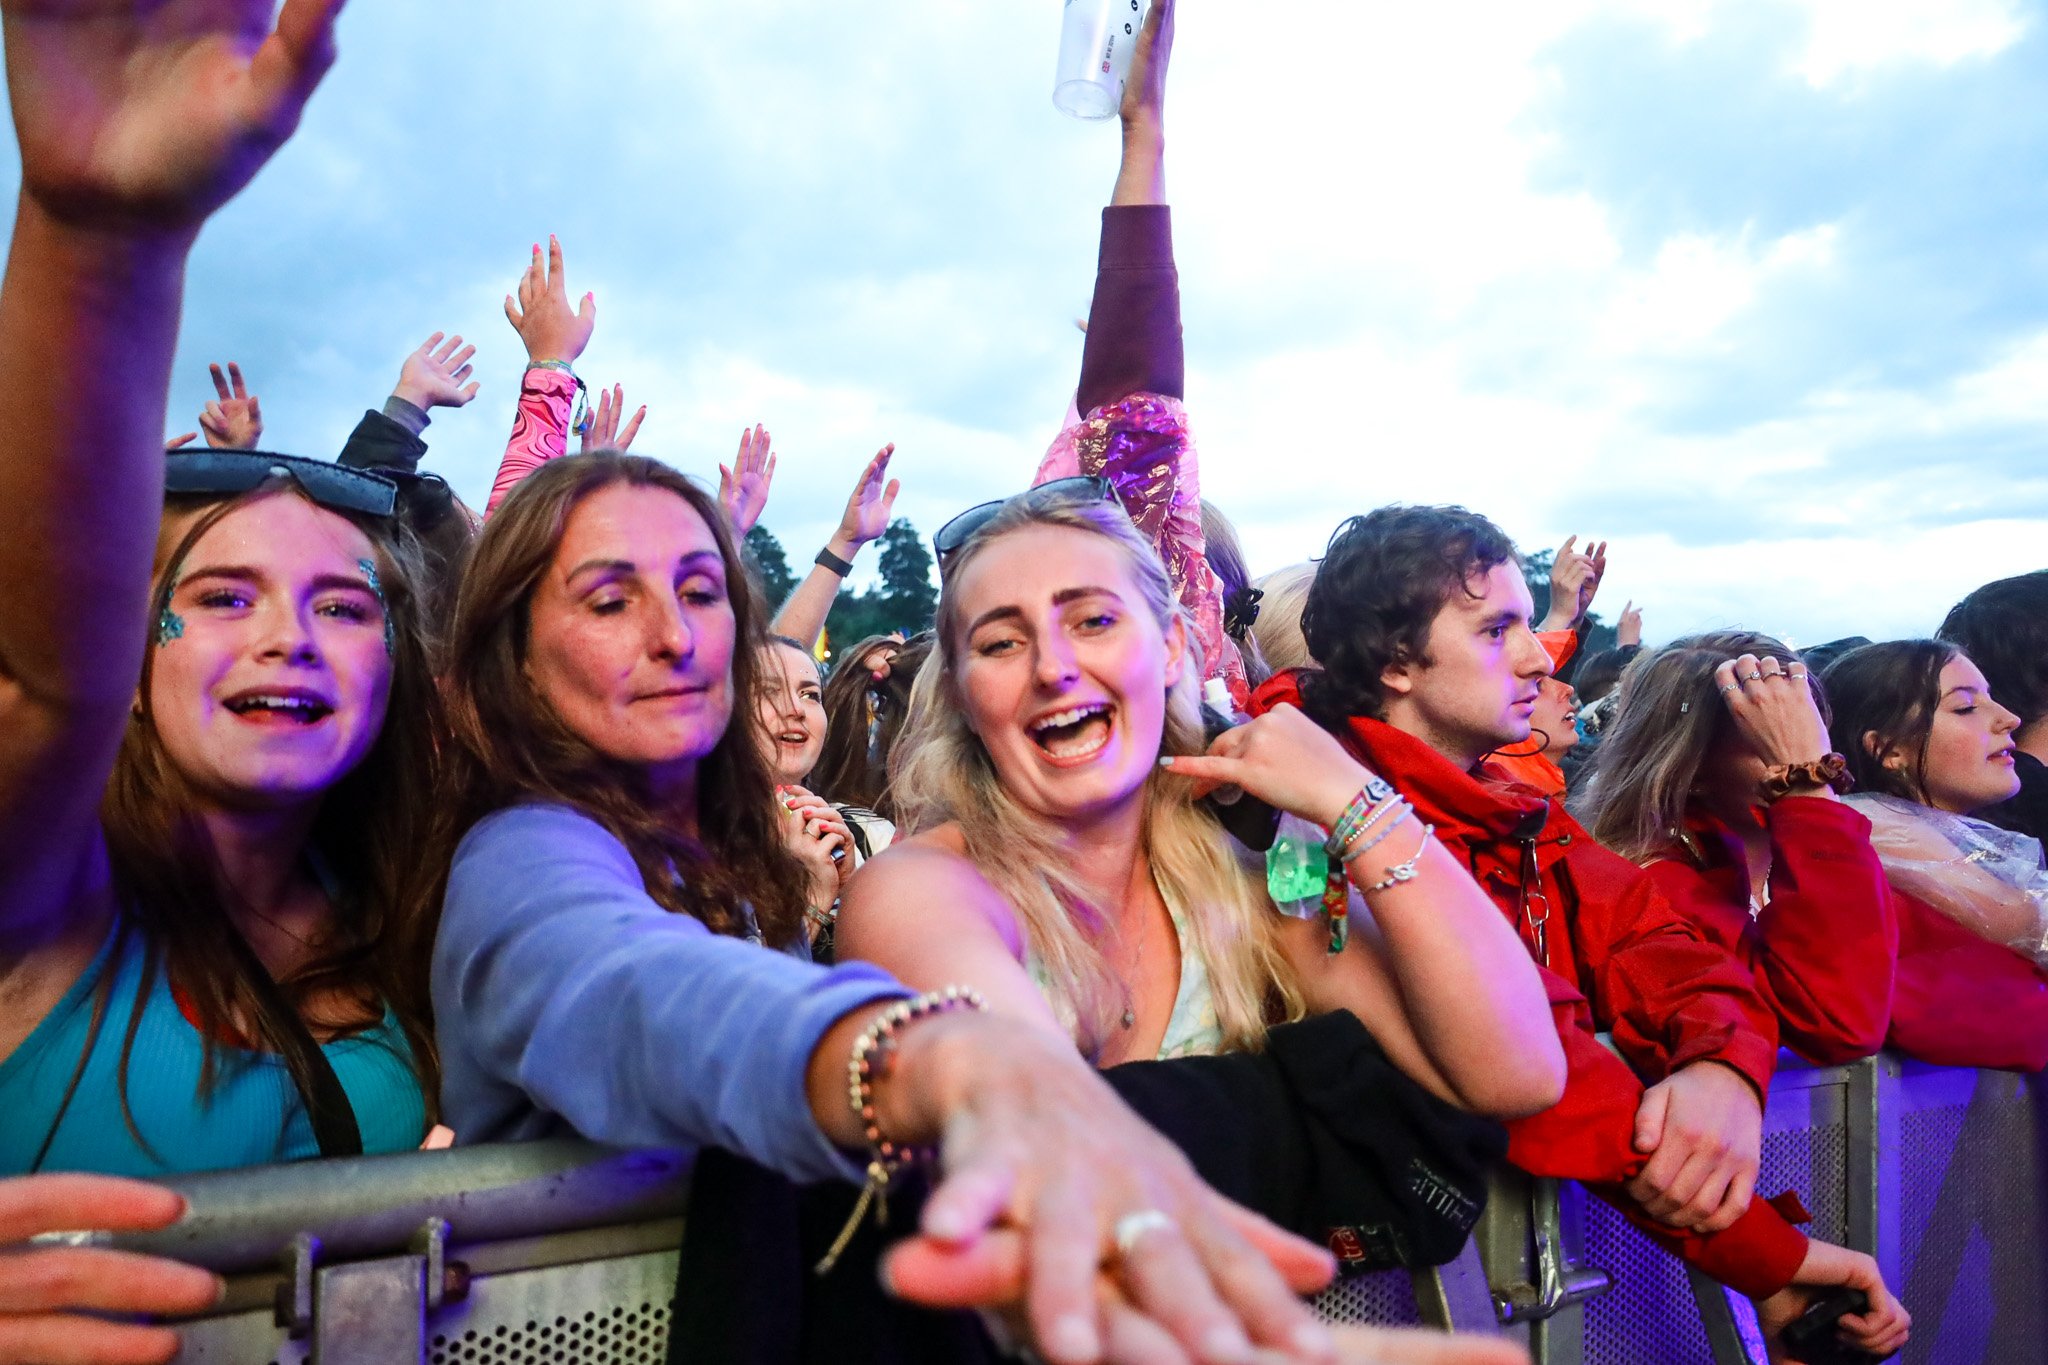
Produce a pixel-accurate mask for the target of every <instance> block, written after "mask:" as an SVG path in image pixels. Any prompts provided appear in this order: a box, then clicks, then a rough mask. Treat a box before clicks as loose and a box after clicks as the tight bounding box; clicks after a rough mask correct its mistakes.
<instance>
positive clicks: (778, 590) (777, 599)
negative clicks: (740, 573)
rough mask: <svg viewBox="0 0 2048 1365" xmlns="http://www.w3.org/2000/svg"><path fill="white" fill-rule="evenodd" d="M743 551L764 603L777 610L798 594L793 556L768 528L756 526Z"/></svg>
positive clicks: (771, 609)
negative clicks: (792, 561) (790, 596)
mask: <svg viewBox="0 0 2048 1365" xmlns="http://www.w3.org/2000/svg"><path fill="white" fill-rule="evenodd" d="M741 550H742V552H743V553H744V554H745V556H746V561H747V570H748V572H750V573H752V574H753V576H754V584H755V586H756V587H758V588H759V589H760V590H761V600H762V602H764V603H766V604H767V609H768V610H769V611H771V612H772V611H774V610H775V609H776V608H777V607H780V606H781V605H782V604H783V603H784V602H786V601H788V600H789V595H790V594H791V593H793V592H795V591H796V575H795V574H793V573H791V572H790V571H789V556H788V555H786V554H784V553H783V552H782V542H781V541H779V540H777V539H776V538H775V533H774V532H773V531H770V530H769V529H768V528H767V527H766V526H762V525H759V524H756V525H755V527H754V529H753V530H751V531H749V532H747V538H746V540H745V541H744V542H742V545H741Z"/></svg>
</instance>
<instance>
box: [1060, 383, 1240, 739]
mask: <svg viewBox="0 0 2048 1365" xmlns="http://www.w3.org/2000/svg"><path fill="white" fill-rule="evenodd" d="M1199 466H1200V461H1199V460H1198V458H1197V456H1196V452H1195V439H1194V436H1193V434H1192V433H1191V432H1190V431H1189V430H1188V420H1187V410H1186V409H1185V408H1184V407H1182V406H1181V403H1180V401H1179V400H1178V399H1174V398H1168V397H1166V396H1164V395H1162V394H1156V393H1134V394H1131V395H1130V396H1128V397H1126V398H1121V399H1119V400H1117V401H1116V402H1114V403H1109V404H1106V405H1104V406H1103V407H1100V408H1097V409H1096V410H1095V411H1093V412H1091V413H1089V414H1088V417H1087V419H1086V420H1085V421H1083V422H1081V423H1080V424H1079V425H1077V426H1071V427H1068V428H1067V429H1066V430H1065V431H1063V432H1061V433H1060V434H1059V436H1058V437H1057V438H1055V439H1054V441H1053V443H1052V449H1050V450H1048V451H1047V452H1046V454H1045V459H1044V460H1043V461H1042V462H1041V463H1040V464H1039V466H1038V476H1037V477H1036V478H1034V479H1033V480H1032V481H1031V482H1032V486H1033V487H1037V486H1038V485H1039V484H1042V483H1049V482H1051V481H1052V480H1054V479H1061V478H1072V477H1073V476H1075V475H1077V474H1099V475H1101V476H1102V477H1104V478H1106V479H1108V480H1109V481H1110V482H1111V483H1112V484H1113V485H1115V487H1116V491H1117V497H1118V498H1119V499H1120V500H1121V501H1122V502H1123V505H1124V510H1125V511H1127V512H1129V513H1130V514H1131V520H1132V521H1134V522H1136V523H1137V525H1138V529H1139V530H1140V531H1142V532H1144V534H1145V538H1146V539H1147V540H1149V541H1151V542H1152V548H1153V549H1155V550H1157V551H1158V552H1159V558H1160V561H1161V562H1162V563H1164V564H1165V565H1166V575H1167V578H1168V579H1169V580H1171V581H1172V583H1173V588H1174V592H1175V593H1176V594H1177V595H1178V596H1179V598H1180V601H1181V605H1182V606H1184V607H1186V608H1187V609H1188V612H1189V614H1190V615H1191V616H1193V617H1194V628H1195V640H1196V642H1197V643H1198V644H1199V645H1200V646H1201V649H1202V661H1203V677H1204V678H1221V679H1223V681H1224V684H1225V685H1226V686H1227V687H1228V688H1229V689H1230V697H1231V701H1232V703H1233V704H1234V705H1235V706H1236V707H1237V708H1238V710H1240V711H1242V710H1243V709H1244V707H1245V704H1246V702H1247V701H1248V700H1249V698H1250V689H1249V688H1248V687H1247V685H1246V683H1245V674H1244V659H1243V658H1242V657H1241V656H1240V655H1239V654H1238V652H1237V645H1236V643H1235V642H1233V641H1232V640H1231V639H1230V637H1229V636H1227V635H1225V634H1224V633H1223V588H1222V584H1221V583H1219V582H1218V581H1217V578H1216V574H1215V572H1214V571H1213V570H1212V569H1210V567H1209V561H1208V558H1207V552H1208V545H1207V542H1206V541H1205V540H1204V539H1203V537H1202V487H1201V475H1200V472H1199Z"/></svg>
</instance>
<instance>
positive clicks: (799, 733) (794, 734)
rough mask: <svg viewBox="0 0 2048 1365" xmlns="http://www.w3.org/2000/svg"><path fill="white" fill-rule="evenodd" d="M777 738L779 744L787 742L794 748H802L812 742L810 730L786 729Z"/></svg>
mask: <svg viewBox="0 0 2048 1365" xmlns="http://www.w3.org/2000/svg"><path fill="white" fill-rule="evenodd" d="M775 739H776V742H777V743H779V744H787V745H788V746H789V747H790V748H792V749H801V748H803V747H804V746H805V745H806V744H809V743H810V742H811V734H810V731H808V730H784V731H783V732H782V733H781V734H779V735H777V736H776V737H775Z"/></svg>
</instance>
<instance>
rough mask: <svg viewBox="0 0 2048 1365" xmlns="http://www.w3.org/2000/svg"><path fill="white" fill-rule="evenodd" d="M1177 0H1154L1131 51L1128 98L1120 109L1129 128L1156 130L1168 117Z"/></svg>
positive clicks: (1125, 90) (1126, 92)
mask: <svg viewBox="0 0 2048 1365" xmlns="http://www.w3.org/2000/svg"><path fill="white" fill-rule="evenodd" d="M1173 8H1174V0H1152V8H1151V9H1150V10H1148V11H1146V14H1145V23H1144V26H1143V27H1142V28H1140V29H1139V30H1138V45H1137V47H1136V48H1134V49H1133V50H1132V52H1131V74H1130V75H1129V77H1127V78H1126V79H1125V81H1124V102H1123V107H1122V109H1120V110H1119V111H1118V112H1119V113H1120V114H1121V115H1122V117H1123V124H1124V127H1125V129H1126V130H1129V129H1131V128H1133V127H1134V126H1135V127H1141V128H1145V129H1151V130H1156V129H1158V128H1160V127H1161V126H1162V125H1163V124H1164V123H1165V118H1166V69H1167V67H1168V66H1169V65H1170V64H1171V63H1172V61H1173Z"/></svg>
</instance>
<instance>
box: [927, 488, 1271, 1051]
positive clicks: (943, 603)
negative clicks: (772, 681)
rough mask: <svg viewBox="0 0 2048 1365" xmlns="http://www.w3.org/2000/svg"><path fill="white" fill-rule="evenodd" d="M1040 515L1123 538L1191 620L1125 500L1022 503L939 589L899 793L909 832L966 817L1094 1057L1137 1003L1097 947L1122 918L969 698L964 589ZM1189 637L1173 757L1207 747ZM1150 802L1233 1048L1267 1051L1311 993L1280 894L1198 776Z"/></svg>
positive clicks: (1177, 899) (1069, 1023) (1169, 708)
mask: <svg viewBox="0 0 2048 1365" xmlns="http://www.w3.org/2000/svg"><path fill="white" fill-rule="evenodd" d="M1028 526H1062V527H1067V528H1069V529H1072V530H1076V531H1084V532H1087V533H1089V534H1092V535H1099V536H1102V537H1103V538H1105V539H1107V540H1110V541H1112V542H1114V543H1115V544H1116V545H1117V546H1119V547H1120V548H1121V549H1122V550H1123V551H1124V555H1125V558H1126V559H1127V560H1128V561H1129V564H1130V568H1131V577H1132V578H1133V580H1135V582H1136V584H1137V586H1138V589H1139V591H1140V593H1141V594H1142V596H1143V597H1144V600H1145V603H1146V605H1147V606H1148V607H1150V608H1151V610H1152V614H1153V616H1154V618H1155V619H1156V620H1157V621H1158V623H1159V626H1160V628H1161V629H1162V630H1166V629H1169V628H1170V627H1171V626H1172V623H1173V622H1174V621H1175V620H1181V621H1182V622H1183V624H1184V625H1185V624H1186V617H1185V612H1184V609H1183V608H1182V607H1181V606H1180V604H1179V602H1178V601H1177V600H1176V599H1175V597H1174V593H1173V588H1172V585H1171V584H1170V583H1169V582H1168V580H1167V576H1166V570H1165V568H1164V567H1162V566H1161V564H1160V562H1159V557H1158V555H1157V554H1155V553H1154V552H1153V549H1152V547H1151V545H1150V544H1149V543H1148V542H1147V541H1146V540H1145V538H1144V536H1143V535H1142V534H1141V533H1140V532H1139V530H1138V528H1137V527H1136V526H1134V525H1132V524H1131V519H1130V517H1129V516H1127V515H1126V514H1125V513H1124V510H1123V509H1122V507H1120V506H1118V505H1117V504H1116V503H1114V502H1098V501H1092V500H1091V501H1087V502H1074V501H1070V500H1058V501H1048V500H1045V499H1039V500H1034V499H1033V498H1031V497H1030V496H1028V495H1026V496H1023V497H1019V498H1013V499H1011V501H1010V502H1009V503H1008V504H1006V505H1005V506H1004V507H1003V509H1002V510H1001V511H1000V512H998V513H997V514H996V515H995V517H994V518H992V519H991V520H990V521H989V523H988V524H987V525H986V526H984V527H982V528H980V529H979V530H977V531H976V532H975V534H974V535H973V536H972V537H970V538H969V539H968V541H967V542H966V543H965V544H964V545H962V546H961V547H960V549H959V550H958V551H957V552H955V554H954V555H953V556H952V557H951V558H950V559H949V561H948V563H947V565H946V568H947V570H948V575H949V578H950V580H951V581H950V582H949V583H947V585H946V586H945V587H944V588H943V589H942V590H941V592H940V594H939V609H938V620H937V636H938V638H937V641H936V647H935V648H934V649H933V650H932V653H931V656H930V657H929V658H928V659H927V660H926V661H925V664H924V667H923V668H921V669H920V670H918V675H917V683H916V685H915V687H913V689H912V691H911V696H910V716H909V720H908V721H907V723H906V724H905V726H904V730H903V736H902V739H901V740H900V741H899V742H898V744H897V746H896V750H895V752H894V754H893V755H892V756H891V760H890V790H891V791H892V792H894V793H896V808H897V818H898V820H899V822H900V823H901V824H902V825H903V827H904V828H905V829H906V831H908V832H909V833H912V834H915V833H918V832H920V831H923V830H929V829H932V828H934V827H936V826H938V825H942V824H948V823H950V824H953V825H955V826H957V827H958V828H959V830H960V835H961V838H962V840H963V842H964V843H965V845H966V849H967V856H968V858H969V859H971V860H972V861H973V863H974V865H975V867H976V868H977V870H979V871H980V873H981V875H982V876H983V877H984V878H986V879H987V880H988V882H989V884H990V885H991V886H993V887H994V888H995V889H996V890H997V891H998V892H1000V893H1001V894H1002V896H1003V898H1004V899H1005V900H1006V901H1008V902H1009V904H1010V906H1011V908H1012V910H1014V911H1015V913H1016V916H1017V922H1018V924H1019V926H1020V927H1021V928H1022V930H1023V933H1024V938H1025V942H1026V944H1027V947H1028V951H1029V952H1030V953H1031V954H1032V955H1033V956H1034V957H1036V959H1037V960H1038V962H1039V964H1040V965H1041V966H1042V967H1043V969H1044V972H1045V975H1046V976H1047V977H1048V978H1049V979H1050V980H1051V981H1052V982H1053V983H1054V984H1053V988H1052V990H1051V991H1050V995H1051V997H1052V998H1051V1002H1050V1003H1051V1004H1052V1007H1053V1010H1054V1012H1055V1014H1057V1015H1058V1017H1059V1019H1060V1022H1061V1023H1062V1024H1064V1025H1065V1026H1066V1027H1067V1028H1068V1029H1069V1031H1071V1032H1072V1033H1073V1035H1074V1037H1075V1039H1076V1041H1077V1042H1078V1043H1079V1044H1080V1046H1081V1049H1082V1051H1084V1052H1085V1053H1087V1054H1088V1055H1089V1056H1091V1057H1093V1056H1095V1055H1097V1054H1099V1053H1100V1051H1101V1049H1102V1045H1103V1043H1104V1041H1105V1040H1107V1039H1108V1038H1109V1037H1110V1036H1111V1034H1112V1032H1113V1031H1114V1028H1115V1025H1116V1020H1117V1016H1119V1015H1120V1014H1121V1013H1122V1011H1123V1008H1124V1002H1125V1001H1126V1000H1128V998H1129V993H1128V992H1127V991H1126V990H1125V989H1124V988H1123V986H1122V984H1121V983H1120V982H1119V981H1118V980H1117V978H1116V975H1115V973H1114V972H1112V971H1111V970H1110V967H1109V964H1108V962H1107V960H1106V959H1105V958H1104V956H1103V954H1102V950H1101V947H1100V943H1101V941H1102V939H1103V937H1104V936H1105V935H1106V934H1109V933H1113V932H1114V926H1113V925H1112V923H1111V922H1110V921H1109V920H1108V918H1107V917H1106V916H1104V915H1103V913H1102V912H1101V910H1100V909H1099V908H1097V907H1096V906H1094V905H1092V904H1090V903H1089V901H1088V898H1087V895H1086V893H1085V891H1084V890H1083V888H1082V887H1081V885H1080V883H1079V881H1078V880H1077V879H1076V878H1075V877H1074V876H1073V875H1072V873H1071V872H1070V871H1069V870H1068V863H1069V858H1068V855H1067V852H1066V849H1065V847H1064V841H1063V839H1062V837H1061V836H1062V832H1061V829H1060V827H1059V826H1058V825H1057V824H1056V823H1054V822H1053V821H1050V820H1047V819H1046V818H1045V817H1043V816H1041V815H1038V814H1035V813H1034V812H1032V811H1029V810H1027V809H1025V808H1024V807H1023V806H1022V805H1020V804H1018V802H1017V801H1016V800H1015V798H1013V797H1012V796H1011V795H1010V793H1009V792H1008V791H1006V790H1005V789H1004V788H1003V785H1002V781H1001V779H1000V778H999V777H998V775H997V773H996V770H995V766H994V764H993V763H992V762H991V761H990V759H989V756H988V750H987V749H986V748H984V747H983V746H982V743H981V740H980V739H979V738H978V737H977V736H976V735H975V733H974V732H973V730H971V729H970V728H969V727H968V724H967V718H966V708H965V707H964V705H963V704H962V703H963V701H964V698H963V697H962V696H961V693H960V671H959V665H960V658H959V656H960V648H961V644H962V642H961V639H960V620H959V611H960V607H959V599H958V594H957V592H956V591H955V590H954V587H953V584H957V583H958V582H959V579H960V571H961V570H962V569H963V568H964V567H965V566H966V564H967V563H968V561H970V560H972V559H973V558H974V557H975V556H976V555H977V554H979V553H981V552H982V551H983V550H985V549H986V548H987V547H988V546H989V545H991V544H993V543H994V542H995V541H997V540H999V539H1001V538H1002V537H1003V536H1005V535H1008V534H1009V533H1011V532H1013V531H1018V530H1021V529H1023V528H1025V527H1028ZM1187 638H1188V641H1189V654H1188V662H1187V666H1186V667H1185V668H1184V669H1183V671H1182V673H1181V678H1180V681H1179V682H1178V683H1176V684H1175V685H1174V686H1173V687H1171V688H1170V689H1168V691H1167V698H1166V703H1167V704H1166V724H1165V729H1164V733H1163V735H1162V736H1161V745H1160V748H1161V752H1162V753H1168V754H1195V753H1201V752H1203V751H1204V750H1205V749H1206V748H1207V744H1206V742H1205V736H1204V734H1203V730H1202V722H1201V715H1200V710H1199V705H1198V702H1197V693H1196V687H1197V685H1198V682H1199V679H1200V678H1201V674H1202V669H1201V664H1200V660H1199V658H1198V651H1197V650H1196V648H1195V646H1194V632H1193V631H1192V630H1189V631H1188V632H1187ZM1144 802H1145V807H1144V820H1143V826H1142V830H1143V832H1142V835H1141V838H1142V840H1143V849H1144V852H1145V854H1146V857H1147V858H1148V859H1149V861H1150V863H1151V868H1152V877H1153V880H1154V882H1155V883H1156V884H1157V885H1158V887H1159V890H1160V893H1161V894H1162V895H1163V896H1164V897H1165V898H1166V900H1167V902H1168V904H1169V905H1177V906H1179V907H1180V908H1181V909H1182V911H1183V912H1184V913H1185V915H1186V918H1187V922H1188V925H1189V928H1190V930H1191V932H1192V933H1193V936H1194V941H1195V947H1196V949H1197V951H1199V952H1200V953H1201V955H1202V960H1203V962H1204V963H1205V964H1206V965H1207V967H1208V972H1209V981H1210V986H1211V989H1212V991H1213V993H1214V997H1215V1004H1216V1017H1217V1020H1218V1022H1219V1024H1220V1025H1221V1027H1222V1030H1223V1037H1224V1046H1225V1047H1226V1048H1234V1049H1254V1048H1257V1047H1258V1046H1260V1045H1261V1043H1262V1042H1263V1041H1264V1038H1265V1032H1266V1028H1267V1025H1268V1022H1269V1018H1272V1017H1275V1016H1277V1017H1278V1018H1280V1019H1298V1018H1300V1017H1301V1015H1302V1013H1303V1007H1302V1001H1301V992H1300V989H1299V987H1298V986H1297V984H1296V983H1295V981H1294V979H1293V976H1292V973H1291V972H1290V971H1289V969H1288V967H1287V964H1286V962H1285V959H1283V958H1282V957H1281V955H1280V952H1279V948H1278V945H1277V942H1276V932H1275V930H1276V920H1277V916H1276V912H1275V911H1274V909H1273V905H1272V902H1271V901H1269V900H1268V899H1267V898H1266V895H1265V889H1264V887H1263V885H1262V884H1261V883H1260V882H1259V881H1258V880H1257V879H1255V878H1254V877H1253V876H1252V875H1251V874H1250V873H1248V872H1247V871H1246V870H1245V868H1244V867H1243V866H1242V865H1241V864H1240V863H1239V862H1238V861H1237V858H1236V857H1235V856H1234V854H1233V852H1232V850H1231V848H1230V845H1229V842H1228V839H1227V836H1226V835H1225V834H1224V832H1223V828H1222V826H1221V825H1219V824H1218V823H1217V821H1216V818H1215V816H1213V815H1211V814H1210V813H1209V811H1208V810H1207V809H1206V808H1205V807H1203V806H1201V805H1199V804H1197V803H1196V802H1195V800H1194V799H1193V797H1192V796H1191V788H1190V787H1189V785H1188V784H1187V783H1186V782H1184V781H1178V780H1173V779H1169V778H1168V777H1166V775H1165V774H1163V773H1160V772H1154V773H1153V775H1151V776H1150V777H1148V778H1147V779H1146V781H1145V791H1144Z"/></svg>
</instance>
